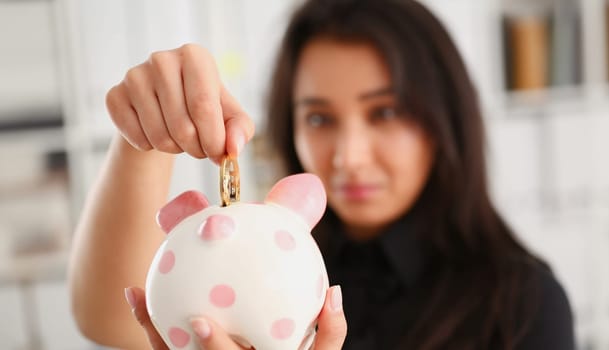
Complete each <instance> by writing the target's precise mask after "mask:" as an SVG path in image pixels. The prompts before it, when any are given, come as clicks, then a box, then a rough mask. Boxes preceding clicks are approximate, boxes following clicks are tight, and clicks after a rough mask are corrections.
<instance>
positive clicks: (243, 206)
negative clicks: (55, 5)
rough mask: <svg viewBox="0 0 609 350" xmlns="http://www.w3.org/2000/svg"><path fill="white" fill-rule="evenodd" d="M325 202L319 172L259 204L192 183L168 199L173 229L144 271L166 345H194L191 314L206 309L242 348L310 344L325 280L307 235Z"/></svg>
mask: <svg viewBox="0 0 609 350" xmlns="http://www.w3.org/2000/svg"><path fill="white" fill-rule="evenodd" d="M325 205H326V197H325V192H324V189H323V186H322V185H321V182H320V180H319V179H318V178H317V177H315V176H313V175H310V174H299V175H293V176H289V177H286V178H284V179H282V180H281V181H279V182H278V183H277V184H276V185H275V186H274V187H273V188H272V189H271V191H270V192H269V194H268V195H267V197H266V199H265V201H264V203H260V204H253V203H240V202H237V203H234V204H232V205H229V206H227V207H218V206H210V205H209V203H208V201H207V199H206V198H205V196H203V195H202V194H201V193H198V192H194V191H190V192H185V193H183V194H181V195H180V196H178V197H177V198H175V199H174V200H172V201H171V202H169V203H168V204H167V205H166V206H165V207H163V208H162V209H161V210H160V211H159V213H158V217H157V219H158V223H159V225H160V226H161V228H162V229H163V230H164V231H165V232H167V233H168V236H167V238H166V240H165V241H164V242H163V244H162V245H161V246H160V247H159V249H158V251H157V253H156V255H155V257H154V260H153V261H152V264H151V266H150V270H149V271H148V276H147V281H146V305H147V309H148V312H149V314H150V318H151V319H152V322H153V324H154V326H155V328H156V329H157V331H158V333H159V334H160V335H161V337H162V339H163V340H164V342H165V343H166V344H167V345H168V346H169V348H171V349H192V350H195V349H198V345H197V341H196V340H195V339H196V338H195V335H194V333H193V332H192V328H191V326H190V324H191V323H190V320H191V318H193V317H197V316H204V317H206V318H209V319H211V320H213V321H214V324H217V325H218V326H219V327H221V328H222V329H223V330H224V331H226V333H227V334H229V335H230V337H231V338H232V339H233V340H234V341H235V342H236V343H238V344H240V345H242V346H244V347H246V348H249V347H254V348H256V349H259V350H297V349H299V350H301V349H305V350H306V349H308V348H309V346H310V345H311V343H312V342H313V339H314V335H315V325H316V323H317V317H318V315H319V314H320V311H322V307H323V306H324V300H325V297H326V290H327V289H328V276H327V274H326V269H325V266H324V262H323V259H322V256H321V253H320V251H319V249H318V247H317V245H316V243H315V241H314V240H313V238H312V237H311V234H310V231H311V228H312V227H313V226H314V225H315V224H317V222H318V221H319V219H320V218H321V216H322V215H323V212H324V209H325ZM338 293H339V294H340V291H338ZM324 312H325V308H324ZM341 320H342V323H344V318H343V316H342V314H341ZM321 326H322V325H321V322H320V334H321V331H322V330H321V328H322V327H321ZM343 328H344V324H343ZM345 330H346V329H345ZM342 337H343V338H344V332H343V334H342ZM340 342H341V344H342V339H340Z"/></svg>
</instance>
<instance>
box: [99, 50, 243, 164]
mask: <svg viewBox="0 0 609 350" xmlns="http://www.w3.org/2000/svg"><path fill="white" fill-rule="evenodd" d="M106 104H107V107H108V111H109V112H110V115H111V117H112V120H113V121H114V123H115V125H116V126H117V128H118V129H119V131H120V132H121V134H122V135H123V137H124V138H125V139H126V140H127V141H128V142H129V143H130V144H131V145H132V146H134V147H135V148H136V149H139V150H150V149H157V150H160V151H163V152H168V153H181V152H187V153H188V154H190V155H191V156H193V157H195V158H205V157H209V158H211V159H212V160H214V161H215V162H219V160H220V159H221V158H222V156H223V155H224V154H227V153H228V154H231V155H235V156H236V155H238V154H239V153H240V151H241V149H242V148H243V146H244V144H245V143H246V142H248V141H249V140H250V139H251V138H252V136H253V134H254V124H253V122H252V120H251V119H250V118H249V116H248V115H247V113H245V111H243V109H242V108H241V106H240V105H239V103H238V102H237V101H236V100H235V99H234V98H233V97H232V96H231V95H230V93H228V91H226V89H225V88H224V87H223V86H222V83H221V81H220V78H219V74H218V71H217V68H216V64H215V61H214V58H213V56H212V55H211V54H210V53H209V52H208V51H207V50H205V49H204V48H202V47H200V46H197V45H193V44H187V45H184V46H182V47H180V48H177V49H175V50H170V51H159V52H155V53H153V54H152V55H150V58H149V59H148V61H146V62H144V63H142V64H140V65H138V66H135V67H133V68H131V69H130V70H129V71H128V72H127V74H126V76H125V78H124V79H123V81H122V82H121V83H120V84H119V85H117V86H116V87H114V88H112V89H111V90H110V91H109V92H108V95H107V98H106Z"/></svg>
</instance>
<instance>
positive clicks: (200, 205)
mask: <svg viewBox="0 0 609 350" xmlns="http://www.w3.org/2000/svg"><path fill="white" fill-rule="evenodd" d="M208 206H209V202H208V201H207V198H205V195H203V193H201V192H197V191H187V192H184V193H182V194H181V195H179V196H177V197H176V198H174V199H173V200H171V201H170V202H169V203H167V204H165V206H163V208H161V210H159V212H158V213H157V215H156V222H157V224H158V225H159V226H160V227H161V229H163V231H164V232H165V233H169V231H171V230H172V229H173V228H174V227H175V226H176V225H177V224H178V223H180V221H182V220H184V219H185V218H187V217H189V216H191V215H192V214H194V213H196V212H198V211H201V210H203V209H205V208H207V207H208Z"/></svg>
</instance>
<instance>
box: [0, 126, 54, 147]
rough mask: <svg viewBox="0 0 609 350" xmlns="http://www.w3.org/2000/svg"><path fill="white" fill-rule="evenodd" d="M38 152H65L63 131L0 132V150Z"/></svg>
mask: <svg viewBox="0 0 609 350" xmlns="http://www.w3.org/2000/svg"><path fill="white" fill-rule="evenodd" d="M20 147H26V148H27V149H35V150H39V151H40V153H49V152H55V151H63V150H65V131H64V129H63V128H62V127H51V128H40V129H25V130H19V131H1V132H0V148H3V149H11V148H13V149H16V150H18V149H19V148H20Z"/></svg>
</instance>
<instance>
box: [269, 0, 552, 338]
mask: <svg viewBox="0 0 609 350" xmlns="http://www.w3.org/2000/svg"><path fill="white" fill-rule="evenodd" d="M320 36H324V37H330V38H333V39H336V40H342V41H352V42H364V43H369V44H370V45H372V46H373V47H375V48H376V49H377V50H378V51H379V52H380V53H381V54H382V57H384V59H385V61H386V64H387V66H388V68H389V71H390V72H391V77H392V84H393V86H392V87H393V88H394V90H395V91H396V94H397V96H398V99H399V101H400V102H399V103H400V104H401V105H402V106H401V107H402V108H404V109H405V110H406V112H408V115H411V116H413V117H414V118H416V120H418V122H420V124H421V125H423V126H424V128H425V130H426V131H427V132H428V133H429V134H430V135H431V137H432V138H433V140H434V143H435V144H436V147H437V153H436V159H435V163H434V166H433V169H432V171H431V174H430V177H429V179H428V182H427V184H426V186H425V189H424V190H423V192H422V194H421V195H420V197H419V198H418V200H417V203H416V205H415V208H413V210H417V215H418V214H420V213H423V214H422V215H420V216H421V217H423V220H425V221H424V222H425V235H422V236H421V239H423V240H425V242H427V243H428V245H429V246H430V247H431V250H432V251H433V252H434V254H435V255H434V256H435V260H434V261H440V262H441V263H439V264H437V265H438V266H440V267H439V269H438V271H439V272H438V276H439V277H438V279H437V280H436V281H434V282H433V283H434V285H435V288H434V294H433V295H431V296H430V298H429V301H428V304H427V305H426V306H425V308H424V309H425V311H424V313H423V315H422V317H421V318H420V319H419V321H418V323H417V325H416V326H415V327H414V328H413V329H405V330H404V342H403V344H404V347H405V348H409V349H431V348H434V349H435V348H439V347H441V348H460V349H461V348H470V347H471V348H473V347H475V348H478V347H480V348H489V346H490V342H491V340H493V341H499V343H501V344H502V348H504V349H510V348H512V347H513V346H514V344H515V343H516V342H517V339H518V338H519V337H520V336H521V335H522V334H523V333H524V332H525V331H526V328H527V327H528V326H527V322H525V323H520V324H515V322H516V320H522V319H528V320H530V319H531V317H532V312H533V311H532V310H534V307H535V304H536V301H534V300H527V301H523V300H521V299H520V295H519V293H520V292H519V291H521V290H523V288H525V287H523V286H526V288H529V287H530V288H535V286H536V285H537V283H536V281H535V280H533V279H532V278H533V277H532V274H529V273H527V271H528V269H527V268H525V265H526V264H528V263H541V262H540V261H539V260H538V259H536V258H535V257H533V256H532V255H531V254H529V253H528V252H527V251H526V250H525V248H523V246H522V245H521V244H519V243H518V242H517V240H516V239H515V238H514V235H513V234H512V232H511V231H510V229H509V228H508V226H507V225H506V224H505V222H504V221H503V220H502V219H501V217H500V216H499V214H498V213H497V211H496V210H495V208H494V207H493V205H492V203H491V201H490V198H489V193H488V189H487V182H486V164H485V160H484V147H483V146H484V144H485V140H484V126H483V120H482V116H481V112H480V108H479V105H478V98H477V95H476V91H475V88H474V86H473V84H472V82H471V80H470V78H469V76H468V73H467V69H466V67H465V65H464V63H463V60H462V58H461V57H460V55H459V52H458V50H457V48H456V47H455V45H454V43H453V41H452V40H451V38H450V36H449V34H448V33H447V31H446V30H445V29H444V27H443V25H442V24H441V23H440V21H439V20H438V19H437V18H436V17H435V16H434V15H433V14H432V13H431V12H429V11H428V10H427V9H426V8H425V7H424V6H423V5H421V4H420V3H418V2H416V1H412V0H393V1H392V0H384V1H379V0H375V1H365V0H359V1H358V0H312V1H308V2H306V3H305V4H304V5H302V6H301V7H300V8H299V9H298V10H297V11H296V12H295V13H294V15H293V17H292V19H291V21H290V23H289V25H288V28H287V32H286V34H285V37H284V39H283V42H282V43H281V46H280V49H279V54H278V58H277V62H276V67H275V71H274V75H273V78H272V82H271V83H272V84H271V90H270V95H269V99H268V108H269V113H270V114H269V120H268V129H267V130H268V133H269V137H270V141H271V142H272V147H273V149H275V150H276V151H277V152H278V153H279V156H280V159H281V160H282V161H283V167H284V169H285V171H286V172H287V173H298V172H302V171H303V168H302V165H301V164H300V162H299V160H298V157H297V154H296V150H295V146H294V139H293V115H292V114H293V105H292V103H293V101H292V93H293V82H294V73H295V70H296V66H297V64H298V59H299V55H300V52H301V50H302V48H303V47H304V45H306V43H308V42H309V41H310V40H312V39H314V38H318V37H320ZM329 211H331V209H329ZM323 220H327V217H324V219H322V225H319V227H323ZM321 231H323V230H321ZM327 234H329V233H328V232H315V235H316V238H317V239H321V240H323V235H327ZM515 259H516V260H518V261H522V262H525V264H514V263H513V262H514V260H515ZM446 286H450V288H446ZM455 289H456V290H457V291H458V292H457V293H454V290H455ZM448 291H452V293H451V294H448ZM529 301H530V302H531V303H532V304H530V305H529V304H526V303H527V302H529ZM523 313H524V314H523ZM474 317H475V318H476V319H480V320H483V322H481V323H480V324H479V328H477V329H475V330H471V329H464V325H465V324H467V322H466V321H467V320H469V319H472V318H474Z"/></svg>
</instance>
